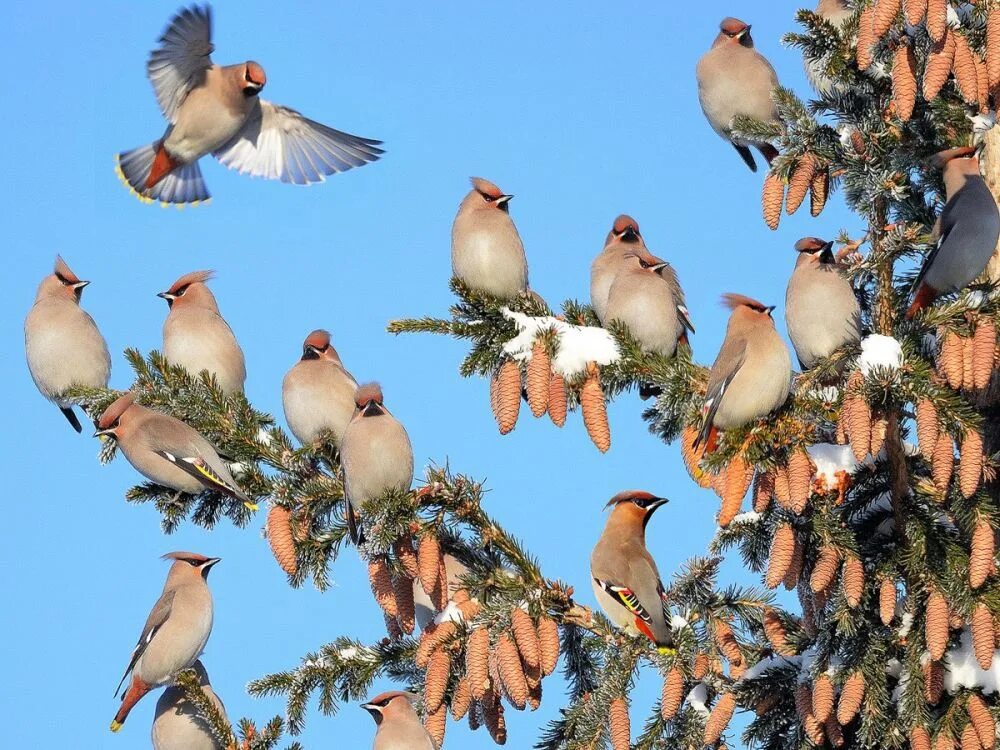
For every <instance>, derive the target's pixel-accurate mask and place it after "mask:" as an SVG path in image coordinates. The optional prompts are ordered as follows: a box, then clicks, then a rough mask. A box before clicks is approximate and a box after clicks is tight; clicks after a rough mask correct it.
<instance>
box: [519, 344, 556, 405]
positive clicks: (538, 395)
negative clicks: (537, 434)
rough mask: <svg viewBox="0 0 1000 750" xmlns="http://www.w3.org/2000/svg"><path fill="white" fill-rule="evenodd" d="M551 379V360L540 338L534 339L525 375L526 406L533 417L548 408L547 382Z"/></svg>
mask: <svg viewBox="0 0 1000 750" xmlns="http://www.w3.org/2000/svg"><path fill="white" fill-rule="evenodd" d="M551 379H552V360H551V359H550V358H549V352H548V349H546V348H545V342H544V341H543V340H542V339H541V338H537V339H535V343H534V344H532V347H531V359H530V360H529V361H528V372H527V374H526V375H525V378H524V382H525V388H526V390H527V391H528V406H529V407H531V413H532V415H533V416H535V417H540V416H542V415H543V414H544V413H545V411H546V410H547V409H548V407H549V382H550V381H551Z"/></svg>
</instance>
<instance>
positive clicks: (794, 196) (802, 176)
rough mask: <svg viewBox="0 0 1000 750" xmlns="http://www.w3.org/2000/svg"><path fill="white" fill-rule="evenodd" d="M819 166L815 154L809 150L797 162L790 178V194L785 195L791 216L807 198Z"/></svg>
mask: <svg viewBox="0 0 1000 750" xmlns="http://www.w3.org/2000/svg"><path fill="white" fill-rule="evenodd" d="M818 166H819V165H818V163H817V161H816V156H815V154H812V153H809V152H806V153H805V154H803V155H802V156H801V157H800V158H799V160H798V162H797V163H796V164H795V169H793V170H792V175H791V177H790V178H789V180H788V195H787V196H786V197H785V211H787V212H788V215H789V216H791V215H792V214H794V213H795V212H796V211H798V210H799V206H801V205H802V201H804V200H805V198H806V193H808V192H809V186H810V185H812V179H813V175H814V174H816V169H817V168H818Z"/></svg>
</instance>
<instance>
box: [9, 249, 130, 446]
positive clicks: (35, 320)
mask: <svg viewBox="0 0 1000 750" xmlns="http://www.w3.org/2000/svg"><path fill="white" fill-rule="evenodd" d="M89 283H90V282H89V281H81V280H80V278H79V277H78V276H77V275H76V274H75V273H73V272H72V271H71V270H70V269H69V266H67V265H66V262H65V261H64V260H63V259H62V258H60V257H59V256H58V255H57V256H56V265H55V270H54V271H53V272H52V274H51V275H49V276H46V277H45V278H44V279H42V283H41V284H39V285H38V293H37V294H36V295H35V304H33V305H32V306H31V310H30V311H29V312H28V317H27V318H25V320H24V349H25V353H26V354H27V358H28V370H29V371H30V372H31V379H32V380H34V381H35V385H36V386H37V387H38V390H39V391H41V394H42V395H43V396H45V398H47V399H48V400H49V401H51V402H52V403H54V404H55V405H56V406H58V407H59V410H60V411H61V412H62V413H63V415H64V416H65V417H66V419H67V420H68V421H69V423H70V424H71V425H72V426H73V429H74V430H76V431H77V432H82V431H83V428H82V427H81V426H80V421H79V420H78V419H77V418H76V414H74V413H73V405H72V404H71V403H69V402H68V401H63V400H62V399H60V398H59V396H60V395H61V394H63V393H65V392H66V391H68V390H69V389H70V388H71V387H72V386H74V385H78V386H84V387H87V388H106V387H107V385H108V379H109V378H110V377H111V355H110V354H108V345H107V344H106V343H105V341H104V337H103V336H102V335H101V332H100V331H99V330H97V324H96V323H94V319H93V318H91V317H90V316H89V315H88V314H87V313H86V312H85V311H84V310H83V308H81V307H80V297H81V296H82V295H83V288H84V287H85V286H87V284H89Z"/></svg>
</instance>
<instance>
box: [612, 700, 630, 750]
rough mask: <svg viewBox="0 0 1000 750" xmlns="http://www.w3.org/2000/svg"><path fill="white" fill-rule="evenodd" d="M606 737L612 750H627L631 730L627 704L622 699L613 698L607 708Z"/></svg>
mask: <svg viewBox="0 0 1000 750" xmlns="http://www.w3.org/2000/svg"><path fill="white" fill-rule="evenodd" d="M608 735H609V737H610V738H611V748H612V750H629V746H630V745H631V742H632V728H631V726H630V725H629V718H628V703H626V702H625V699H624V698H615V699H613V700H612V701H611V705H610V706H608Z"/></svg>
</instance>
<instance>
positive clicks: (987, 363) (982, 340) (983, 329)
mask: <svg viewBox="0 0 1000 750" xmlns="http://www.w3.org/2000/svg"><path fill="white" fill-rule="evenodd" d="M990 17H991V18H993V17H996V19H997V21H996V23H997V24H998V25H1000V9H997V8H994V9H993V10H991V11H990ZM998 43H1000V42H998ZM997 57H998V58H1000V54H998V55H997ZM996 344H997V329H996V326H995V325H993V322H992V321H991V320H989V319H988V318H981V319H980V320H979V324H978V325H977V326H976V332H975V334H973V342H972V387H973V388H975V389H976V390H977V391H981V390H984V389H986V388H987V387H988V386H989V384H990V379H991V378H992V377H993V357H994V353H995V351H996Z"/></svg>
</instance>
